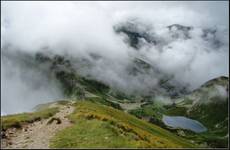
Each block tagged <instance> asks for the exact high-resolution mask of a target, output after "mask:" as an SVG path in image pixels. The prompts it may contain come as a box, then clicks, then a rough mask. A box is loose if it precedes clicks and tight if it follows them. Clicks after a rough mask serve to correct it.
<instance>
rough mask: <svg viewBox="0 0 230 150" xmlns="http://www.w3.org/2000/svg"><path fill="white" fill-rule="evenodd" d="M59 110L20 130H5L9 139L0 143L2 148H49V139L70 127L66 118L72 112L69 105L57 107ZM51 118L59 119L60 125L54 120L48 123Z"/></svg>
mask: <svg viewBox="0 0 230 150" xmlns="http://www.w3.org/2000/svg"><path fill="white" fill-rule="evenodd" d="M59 107H60V110H59V112H58V113H56V114H55V115H54V116H52V117H50V118H48V119H45V120H41V121H37V122H34V123H31V124H29V125H25V126H24V127H23V128H22V129H21V130H16V129H9V130H7V132H8V135H9V137H8V138H7V139H4V140H5V141H2V142H1V144H2V145H1V147H2V148H26V149H27V148H28V149H30V148H39V149H41V148H44V149H47V148H49V141H50V139H51V138H52V137H53V136H54V135H55V133H57V132H58V131H60V130H62V129H64V128H66V127H68V126H70V125H71V122H70V121H69V120H68V119H67V118H66V116H68V115H69V114H71V113H72V112H73V111H74V107H73V106H71V105H67V106H63V105H61V106H59ZM51 118H59V119H60V121H61V122H60V123H58V121H57V120H54V121H53V122H52V123H50V124H49V123H48V122H49V121H50V119H51Z"/></svg>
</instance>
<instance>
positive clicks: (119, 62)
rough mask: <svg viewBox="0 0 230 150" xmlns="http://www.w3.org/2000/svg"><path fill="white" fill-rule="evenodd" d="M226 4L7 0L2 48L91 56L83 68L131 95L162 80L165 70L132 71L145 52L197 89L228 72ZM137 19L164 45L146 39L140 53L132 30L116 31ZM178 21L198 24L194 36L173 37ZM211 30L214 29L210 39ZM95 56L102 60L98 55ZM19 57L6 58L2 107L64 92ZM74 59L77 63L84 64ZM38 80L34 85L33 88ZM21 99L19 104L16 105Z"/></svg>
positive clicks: (24, 105) (25, 106)
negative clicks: (129, 37) (90, 63)
mask: <svg viewBox="0 0 230 150" xmlns="http://www.w3.org/2000/svg"><path fill="white" fill-rule="evenodd" d="M228 6H229V5H228V2H226V1H198V2H195V1H187V2H186V1H184V2H176V1H170V2H163V1H162V2H160V1H156V2H154V1H152V2H151V1H146V2H130V1H126V2H122V1H119V2H102V1H101V2H100V1H99V2H70V1H69V2H63V1H62V2H61V1H56V2H38V1H32V2H1V43H2V44H1V52H2V53H3V52H6V53H9V54H11V55H15V54H17V52H18V51H21V52H24V53H27V54H31V55H34V54H36V53H37V52H39V51H41V49H43V48H44V47H48V49H49V50H50V51H52V53H55V54H60V55H64V54H67V55H68V56H71V57H73V58H75V59H77V58H86V59H88V60H90V61H93V64H94V65H93V67H91V68H82V67H81V66H80V70H79V72H80V73H81V74H82V75H91V76H92V77H93V78H95V79H97V80H99V81H102V82H103V83H106V84H108V85H110V86H112V87H114V88H117V89H121V90H125V91H127V92H128V93H132V92H140V93H141V92H145V91H149V89H151V88H152V87H157V86H158V82H159V79H160V78H161V76H159V75H157V74H155V73H151V74H148V75H145V74H144V75H142V74H141V75H138V76H135V77H133V76H130V75H129V74H128V73H127V67H129V66H130V64H131V63H132V60H133V58H142V59H144V60H146V61H148V62H149V63H150V64H151V65H152V66H154V67H156V68H158V69H159V70H160V71H161V72H163V73H164V74H167V75H173V76H174V80H175V82H177V83H179V84H182V85H188V87H189V89H190V90H193V89H196V88H198V87H199V86H200V85H202V84H203V83H205V82H206V81H208V80H210V79H212V78H215V77H218V76H222V75H224V76H229V74H228V72H229V65H228V62H229V27H228V26H229V25H228V22H229V16H228V14H229V13H228V12H229V7H228ZM134 18H135V20H137V21H136V22H134V23H135V24H137V26H138V30H137V31H138V32H146V33H148V34H149V35H150V36H153V37H154V38H156V39H159V41H161V43H162V44H159V45H157V46H156V45H152V44H149V43H146V41H145V40H144V39H141V40H142V43H140V47H141V48H140V50H138V51H136V50H135V49H134V48H132V47H130V46H129V45H128V44H127V42H125V41H126V40H127V36H125V35H123V34H117V33H115V32H114V27H115V26H119V25H123V24H126V23H127V21H129V20H132V19H134ZM172 24H181V25H184V26H191V27H193V30H192V31H190V32H189V34H190V36H191V38H190V39H187V40H185V39H183V38H182V36H181V35H179V38H178V39H173V38H171V37H170V35H171V34H172V33H171V32H169V31H168V29H167V26H169V25H172ZM205 29H212V30H214V29H215V30H216V33H215V35H209V36H207V38H206V39H204V38H202V34H203V32H204V30H205ZM215 42H219V43H220V44H219V45H218V46H216V45H215ZM9 45H10V48H8V46H9ZM91 54H97V55H99V56H101V57H102V59H99V60H98V61H95V60H92V58H91V57H90V55H91ZM18 57H19V56H18ZM13 58H14V59H8V58H7V57H4V56H2V61H1V62H2V63H1V81H2V84H1V92H2V95H1V102H2V108H3V109H2V110H3V112H2V113H6V114H7V113H16V112H21V111H25V110H29V109H30V108H32V107H33V106H35V105H37V104H40V103H42V102H47V101H52V100H54V99H60V98H62V97H63V95H62V94H61V92H60V89H59V87H58V85H57V84H56V83H55V82H54V81H50V80H48V79H47V78H46V77H45V76H44V75H43V74H42V73H40V72H39V71H38V70H37V69H36V68H28V67H27V68H26V67H25V66H23V65H19V64H20V58H19V59H17V55H16V56H14V57H13ZM74 65H75V67H76V68H79V64H74ZM38 81H41V82H40V83H39V86H37V85H38ZM28 82H29V83H31V84H28ZM34 85H36V86H35V87H36V88H31V87H34ZM37 87H39V88H37ZM12 93H13V94H12ZM15 103H17V104H18V105H14V106H13V104H15Z"/></svg>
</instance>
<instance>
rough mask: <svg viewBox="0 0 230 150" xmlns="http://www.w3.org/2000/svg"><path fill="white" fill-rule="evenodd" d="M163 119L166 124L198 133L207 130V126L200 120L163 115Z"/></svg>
mask: <svg viewBox="0 0 230 150" xmlns="http://www.w3.org/2000/svg"><path fill="white" fill-rule="evenodd" d="M162 121H163V122H164V124H165V125H167V126H169V127H173V128H181V129H187V130H191V131H194V132H196V133H200V132H205V131H207V128H206V127H205V126H203V125H202V124H201V123H200V122H198V121H196V120H193V119H189V118H186V117H183V116H166V115H163V118H162Z"/></svg>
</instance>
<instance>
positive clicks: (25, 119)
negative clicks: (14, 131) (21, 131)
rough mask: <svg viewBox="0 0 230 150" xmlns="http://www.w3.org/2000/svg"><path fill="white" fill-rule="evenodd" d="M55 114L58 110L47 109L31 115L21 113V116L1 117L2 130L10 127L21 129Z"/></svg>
mask: <svg viewBox="0 0 230 150" xmlns="http://www.w3.org/2000/svg"><path fill="white" fill-rule="evenodd" d="M57 112H58V108H48V109H44V110H42V111H36V112H32V113H22V114H15V115H7V116H2V117H1V121H2V123H1V126H2V130H6V129H8V128H11V127H14V128H21V127H22V126H23V125H24V124H27V123H32V122H34V121H39V120H41V119H46V118H49V117H51V116H53V115H54V114H56V113H57Z"/></svg>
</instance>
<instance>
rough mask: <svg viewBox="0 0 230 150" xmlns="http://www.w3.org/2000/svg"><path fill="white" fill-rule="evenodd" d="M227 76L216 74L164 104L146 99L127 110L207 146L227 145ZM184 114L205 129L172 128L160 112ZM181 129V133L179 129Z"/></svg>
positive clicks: (172, 114) (163, 113)
mask: <svg viewBox="0 0 230 150" xmlns="http://www.w3.org/2000/svg"><path fill="white" fill-rule="evenodd" d="M228 82H229V79H228V77H224V76H221V77H218V78H215V79H212V80H210V81H208V82H206V83H204V84H203V85H202V86H201V87H200V88H198V89H196V90H194V91H192V92H190V93H189V94H185V95H184V96H181V97H179V98H175V99H173V100H172V101H173V102H172V103H169V104H164V103H162V102H161V101H159V100H157V99H156V100H155V101H153V102H152V103H147V104H144V105H142V106H141V108H138V109H134V110H131V111H130V113H131V114H133V115H135V116H137V117H139V118H143V119H145V120H146V119H147V121H149V122H152V123H154V124H158V125H160V126H161V127H163V128H165V129H169V130H171V131H172V132H175V133H177V134H178V135H181V136H183V137H185V138H188V139H193V140H194V141H196V142H198V143H203V144H204V145H208V146H210V147H227V145H228V119H229V118H228V104H229V102H228V85H229V84H228ZM164 115H168V116H185V117H187V118H190V119H194V120H197V121H199V122H200V123H202V124H203V125H204V126H205V127H206V128H207V131H205V132H202V133H194V132H192V131H188V130H183V129H181V128H176V129H172V128H169V127H167V126H166V125H165V124H164V123H163V120H162V118H163V116H164ZM182 131H183V133H181V132H182Z"/></svg>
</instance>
